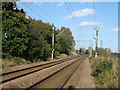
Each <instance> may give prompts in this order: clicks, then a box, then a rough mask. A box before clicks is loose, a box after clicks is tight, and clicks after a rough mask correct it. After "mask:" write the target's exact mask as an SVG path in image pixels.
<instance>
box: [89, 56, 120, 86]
mask: <svg viewBox="0 0 120 90" xmlns="http://www.w3.org/2000/svg"><path fill="white" fill-rule="evenodd" d="M90 62H91V67H92V75H93V76H94V77H95V81H96V83H97V87H98V88H118V58H117V57H110V56H109V57H97V58H91V59H90Z"/></svg>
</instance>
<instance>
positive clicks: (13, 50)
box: [2, 2, 75, 62]
mask: <svg viewBox="0 0 120 90" xmlns="http://www.w3.org/2000/svg"><path fill="white" fill-rule="evenodd" d="M2 8H3V9H2V14H3V17H2V32H3V33H2V50H3V54H4V55H6V53H8V54H9V55H12V56H14V57H22V58H25V59H29V60H31V61H32V62H34V60H37V59H39V60H47V58H49V57H51V52H52V27H53V26H54V25H50V24H49V23H44V22H42V21H41V20H35V19H32V18H30V17H26V13H25V11H24V10H23V9H18V8H17V5H16V3H15V2H3V3H2ZM60 32H63V33H62V34H61V35H60V36H57V35H58V34H59V33H60ZM66 35H68V36H66ZM74 44H75V43H74V39H73V36H72V33H71V31H70V29H69V28H66V27H62V28H61V29H60V30H55V46H54V48H55V56H54V57H56V56H58V55H60V54H62V53H64V54H68V55H70V54H71V53H72V52H73V50H74ZM4 57H5V56H4Z"/></svg>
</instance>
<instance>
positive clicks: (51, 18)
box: [34, 5, 62, 26]
mask: <svg viewBox="0 0 120 90" xmlns="http://www.w3.org/2000/svg"><path fill="white" fill-rule="evenodd" d="M34 6H35V7H36V9H37V10H41V11H42V12H43V13H44V15H46V16H47V17H48V18H49V19H50V20H52V21H53V22H56V23H57V24H59V25H61V26H62V24H61V23H60V22H57V21H56V20H55V19H54V18H53V17H52V16H50V15H48V14H47V13H46V12H45V11H44V10H43V9H42V8H40V7H39V9H38V7H37V6H36V5H34Z"/></svg>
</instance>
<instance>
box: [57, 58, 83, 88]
mask: <svg viewBox="0 0 120 90" xmlns="http://www.w3.org/2000/svg"><path fill="white" fill-rule="evenodd" d="M83 61H84V59H83V60H82V62H83ZM82 62H80V64H79V65H78V66H76V68H75V69H74V70H73V71H72V72H71V73H70V75H69V76H68V77H67V78H66V80H65V81H64V82H63V83H62V85H61V86H60V87H59V88H58V89H57V90H61V89H62V88H63V87H64V86H65V84H66V83H67V82H68V80H69V79H70V78H71V77H72V75H73V74H74V73H75V71H76V70H77V69H78V68H79V67H80V65H81V63H82Z"/></svg>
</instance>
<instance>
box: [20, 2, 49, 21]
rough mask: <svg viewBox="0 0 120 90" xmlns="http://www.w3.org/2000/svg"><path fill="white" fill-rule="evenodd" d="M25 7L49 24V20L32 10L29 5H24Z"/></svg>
mask: <svg viewBox="0 0 120 90" xmlns="http://www.w3.org/2000/svg"><path fill="white" fill-rule="evenodd" d="M21 3H22V2H21ZM22 4H23V5H24V6H26V7H27V8H29V9H30V10H32V11H33V12H34V13H36V14H37V15H38V16H39V17H41V18H42V19H43V20H45V21H46V22H48V23H49V21H48V20H47V19H45V18H44V17H42V16H41V15H40V14H39V13H38V12H36V11H35V10H33V9H32V8H30V7H29V6H28V5H26V4H24V3H22Z"/></svg>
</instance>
